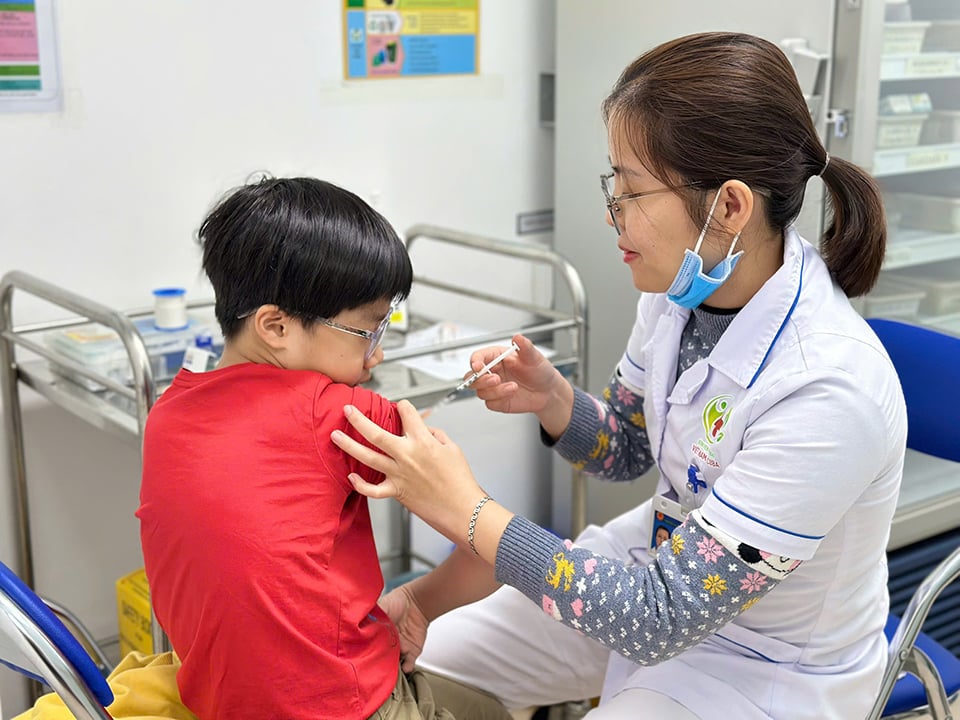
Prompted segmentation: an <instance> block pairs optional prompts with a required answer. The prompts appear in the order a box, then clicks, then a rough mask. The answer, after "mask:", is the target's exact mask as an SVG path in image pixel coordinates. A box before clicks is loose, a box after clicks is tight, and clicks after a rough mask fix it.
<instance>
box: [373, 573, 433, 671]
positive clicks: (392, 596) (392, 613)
mask: <svg viewBox="0 0 960 720" xmlns="http://www.w3.org/2000/svg"><path fill="white" fill-rule="evenodd" d="M378 604H379V605H380V607H381V608H383V611H384V612H385V613H386V614H387V617H389V618H390V619H391V620H392V621H393V624H394V625H396V626H397V632H398V633H399V634H400V668H401V669H402V670H403V671H404V672H405V673H408V672H412V671H413V666H414V665H415V664H416V662H417V658H418V657H420V653H421V652H423V643H424V642H426V639H427V626H428V625H429V624H430V622H429V621H428V620H427V618H426V616H425V615H424V614H423V611H422V610H421V609H420V606H419V605H418V604H417V602H416V600H415V598H414V597H413V593H412V592H411V591H410V589H409V587H407V586H406V585H401V586H400V587H398V588H396V589H395V590H391V591H390V592H388V593H387V594H386V595H384V596H383V597H382V598H380V600H379V602H378Z"/></svg>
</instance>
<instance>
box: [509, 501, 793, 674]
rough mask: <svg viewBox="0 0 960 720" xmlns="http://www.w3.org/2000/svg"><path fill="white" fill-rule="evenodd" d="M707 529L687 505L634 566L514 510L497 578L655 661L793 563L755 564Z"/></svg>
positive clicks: (723, 617)
mask: <svg viewBox="0 0 960 720" xmlns="http://www.w3.org/2000/svg"><path fill="white" fill-rule="evenodd" d="M708 528H709V524H708V523H706V522H705V521H704V520H703V519H702V518H701V517H700V516H699V515H698V514H697V513H692V514H691V515H690V516H689V517H688V518H687V519H686V521H685V522H684V524H683V525H681V526H680V527H678V528H677V529H676V530H675V531H674V533H673V535H672V536H671V538H670V539H669V540H668V541H666V542H664V543H663V544H662V545H661V546H660V549H659V550H658V552H657V556H656V558H655V559H654V560H653V561H652V562H651V563H650V565H648V566H646V567H641V566H633V565H627V564H625V563H623V562H620V561H617V560H610V559H608V558H604V557H601V556H599V555H595V554H594V553H592V552H590V551H588V550H586V549H584V548H579V547H576V546H574V545H573V544H572V543H571V542H570V541H569V540H566V541H565V540H560V539H559V538H557V537H556V536H554V535H551V534H550V533H549V532H547V531H546V530H544V529H542V528H540V527H539V526H537V525H535V524H533V523H531V522H530V521H529V520H527V519H526V518H523V517H520V516H516V517H514V518H513V519H512V520H511V521H510V524H509V525H508V526H507V529H506V531H505V532H504V535H503V538H502V539H501V541H500V545H499V548H498V550H497V560H496V573H497V580H499V581H500V582H503V583H507V584H509V585H512V586H513V587H515V588H517V589H518V590H520V591H521V592H522V593H523V594H524V595H526V596H527V597H528V598H530V599H531V600H533V601H534V602H535V603H537V604H538V605H540V606H541V607H542V608H543V611H544V612H546V613H547V614H548V615H550V616H551V617H553V618H554V619H556V620H558V621H560V622H562V623H563V624H564V625H569V626H570V627H572V628H575V629H577V630H579V631H580V632H581V633H583V634H584V635H587V636H588V637H592V638H594V639H595V640H597V641H599V642H600V643H601V644H603V645H605V646H607V647H609V648H610V649H611V650H615V651H616V652H618V653H620V654H621V655H623V656H625V657H627V658H630V659H631V660H633V661H634V662H636V663H638V664H640V665H655V664H657V663H659V662H662V661H663V660H667V659H669V658H671V657H673V656H674V655H678V654H679V653H681V652H683V651H684V650H686V649H687V648H689V647H691V646H693V645H696V644H697V643H698V642H700V641H701V640H702V639H703V638H705V637H707V636H708V635H710V634H712V633H714V632H716V631H717V630H718V629H720V628H721V627H722V626H724V625H725V624H727V623H728V622H730V620H732V619H733V618H735V617H736V616H737V615H739V614H740V613H742V612H743V611H744V610H746V609H747V608H749V607H751V606H752V605H753V604H754V603H756V602H757V601H758V600H759V599H760V598H762V597H763V596H764V595H765V594H766V593H768V592H769V591H770V590H772V589H773V588H774V587H776V585H777V584H778V583H779V580H780V578H781V577H783V576H784V575H785V574H786V572H790V571H792V570H793V569H794V568H795V567H796V565H797V564H799V563H793V562H790V561H789V560H787V559H785V558H784V559H782V560H784V561H785V562H786V563H788V564H787V565H786V566H785V567H786V568H789V569H788V570H786V571H785V572H780V573H776V572H774V571H767V570H764V568H763V567H761V566H760V565H757V564H753V563H750V562H749V560H745V559H744V558H742V557H740V556H739V554H738V552H737V551H736V548H737V547H738V546H737V545H735V544H734V543H735V541H733V540H732V539H731V538H726V537H721V538H720V539H719V540H718V539H717V538H716V537H714V535H713V534H711V531H710V529H708ZM741 547H742V546H741ZM754 552H756V551H754ZM744 555H745V556H746V557H747V558H750V557H752V555H753V553H744Z"/></svg>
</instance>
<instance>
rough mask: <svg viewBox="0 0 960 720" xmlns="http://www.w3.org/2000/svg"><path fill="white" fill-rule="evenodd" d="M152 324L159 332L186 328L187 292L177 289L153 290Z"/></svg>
mask: <svg viewBox="0 0 960 720" xmlns="http://www.w3.org/2000/svg"><path fill="white" fill-rule="evenodd" d="M153 322H154V324H155V325H156V326H157V327H158V328H159V329H161V330H183V329H184V328H185V327H187V291H186V290H184V289H183V288H178V287H166V288H157V289H156V290H154V291H153Z"/></svg>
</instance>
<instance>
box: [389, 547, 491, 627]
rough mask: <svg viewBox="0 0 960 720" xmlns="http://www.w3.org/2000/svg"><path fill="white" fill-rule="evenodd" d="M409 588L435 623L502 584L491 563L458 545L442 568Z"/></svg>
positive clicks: (438, 567) (427, 615)
mask: <svg viewBox="0 0 960 720" xmlns="http://www.w3.org/2000/svg"><path fill="white" fill-rule="evenodd" d="M408 586H409V590H410V591H411V593H412V599H413V600H414V601H415V602H416V603H417V605H418V607H419V608H420V610H421V612H423V615H424V617H425V618H426V619H427V621H428V622H432V621H433V620H436V619H437V618H438V617H440V616H441V615H443V614H444V613H445V612H449V611H450V610H453V609H455V608H458V607H460V606H461V605H467V604H469V603H472V602H476V601H477V600H481V599H483V598H485V597H486V596H487V595H489V594H490V593H492V592H493V591H494V590H496V589H497V588H498V587H500V583H498V582H497V581H496V579H495V578H494V570H493V567H492V566H491V565H490V564H489V563H487V562H486V561H485V560H484V559H483V558H481V557H480V556H479V555H474V554H473V553H472V552H471V551H470V550H465V549H463V548H461V547H459V546H458V547H457V548H456V549H455V550H454V551H453V552H452V553H451V554H450V557H448V558H447V559H446V560H444V561H443V562H442V563H441V564H440V565H439V566H437V567H436V568H435V569H433V570H432V571H430V572H429V573H427V574H426V575H421V576H420V577H418V578H416V579H415V580H413V581H412V582H410V583H408Z"/></svg>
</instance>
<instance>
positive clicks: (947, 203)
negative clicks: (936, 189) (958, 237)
mask: <svg viewBox="0 0 960 720" xmlns="http://www.w3.org/2000/svg"><path fill="white" fill-rule="evenodd" d="M897 198H898V200H899V204H900V211H901V212H902V213H903V218H902V220H901V222H902V223H903V225H904V227H914V228H919V229H921V230H929V231H931V232H945V233H952V232H960V198H958V197H945V196H941V195H918V194H916V193H898V195H897Z"/></svg>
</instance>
